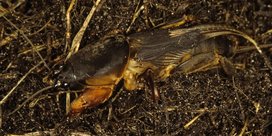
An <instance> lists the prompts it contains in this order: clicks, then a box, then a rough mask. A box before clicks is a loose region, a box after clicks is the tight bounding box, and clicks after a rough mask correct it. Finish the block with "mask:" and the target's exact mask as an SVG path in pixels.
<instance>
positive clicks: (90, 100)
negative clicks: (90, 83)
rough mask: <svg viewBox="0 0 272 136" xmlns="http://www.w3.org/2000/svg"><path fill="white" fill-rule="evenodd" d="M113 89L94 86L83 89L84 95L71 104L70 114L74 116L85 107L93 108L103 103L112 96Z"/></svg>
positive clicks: (112, 87)
mask: <svg viewBox="0 0 272 136" xmlns="http://www.w3.org/2000/svg"><path fill="white" fill-rule="evenodd" d="M113 89H114V86H102V87H101V86H94V87H89V88H88V87H87V88H85V90H84V93H83V94H82V95H80V96H79V97H78V98H77V99H75V100H74V101H73V102H72V104H71V112H70V114H72V115H75V114H78V113H80V112H81V111H82V110H84V109H86V108H87V107H95V106H97V105H99V104H102V103H104V102H105V101H106V100H108V99H109V97H110V96H111V95H112V91H113Z"/></svg>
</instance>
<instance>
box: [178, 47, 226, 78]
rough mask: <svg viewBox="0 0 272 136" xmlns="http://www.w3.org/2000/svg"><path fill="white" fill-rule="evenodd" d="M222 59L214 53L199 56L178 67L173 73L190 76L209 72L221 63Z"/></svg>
mask: <svg viewBox="0 0 272 136" xmlns="http://www.w3.org/2000/svg"><path fill="white" fill-rule="evenodd" d="M220 57H221V56H220V55H218V54H216V53H214V52H208V53H202V54H198V55H195V56H192V58H190V59H189V60H187V61H185V62H183V63H182V64H180V65H179V66H177V67H176V68H175V69H174V71H173V72H175V71H176V72H181V73H183V74H190V73H195V72H200V71H207V70H209V69H211V68H213V67H214V66H217V65H218V64H219V63H220Z"/></svg>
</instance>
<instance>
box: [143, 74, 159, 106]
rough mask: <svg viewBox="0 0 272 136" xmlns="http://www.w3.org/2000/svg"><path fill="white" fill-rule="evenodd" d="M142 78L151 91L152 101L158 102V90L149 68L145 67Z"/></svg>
mask: <svg viewBox="0 0 272 136" xmlns="http://www.w3.org/2000/svg"><path fill="white" fill-rule="evenodd" d="M144 79H145V81H146V83H147V86H148V88H149V89H150V90H151V91H152V99H153V101H154V102H156V103H158V100H159V99H160V92H159V90H158V89H157V87H155V84H154V73H153V71H152V70H151V69H147V70H146V72H145V73H144Z"/></svg>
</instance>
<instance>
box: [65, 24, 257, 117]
mask: <svg viewBox="0 0 272 136" xmlns="http://www.w3.org/2000/svg"><path fill="white" fill-rule="evenodd" d="M226 35H235V36H238V37H243V38H245V39H246V40H248V41H249V42H251V43H252V44H254V45H257V43H256V42H255V41H254V40H253V39H252V38H250V37H249V36H247V35H246V34H244V33H242V32H240V31H238V30H235V29H232V28H229V27H224V26H219V25H202V26H196V27H192V28H185V29H176V30H152V31H149V32H141V33H136V34H132V35H129V36H124V35H115V36H108V37H105V38H103V39H101V40H100V41H98V42H97V43H95V44H94V45H88V46H86V47H84V48H82V49H81V50H79V51H78V52H77V53H76V54H74V55H73V56H72V57H71V58H70V59H68V60H67V62H66V65H65V68H64V70H63V72H62V73H61V74H60V80H61V81H63V82H67V83H76V84H81V85H83V86H84V92H83V93H82V94H81V95H80V96H79V97H78V98H77V99H75V100H74V101H73V102H72V104H71V113H72V114H75V113H80V112H81V111H82V110H84V109H85V108H87V107H95V106H97V105H99V104H101V103H103V102H105V101H106V100H108V99H109V97H110V96H111V95H112V92H113V90H115V87H116V85H117V84H118V83H119V82H120V81H121V80H124V88H125V89H126V90H137V89H139V88H142V87H143V84H142V83H140V81H142V79H144V81H145V83H146V84H147V85H148V86H149V88H150V89H151V90H152V92H153V94H154V96H155V99H158V97H159V94H158V91H157V90H156V87H155V85H154V81H160V80H163V79H165V78H167V77H169V76H170V75H171V74H172V73H173V72H181V73H183V74H189V73H193V72H198V71H205V70H208V69H210V68H212V67H214V66H218V65H219V64H220V65H222V66H223V69H224V70H225V71H226V73H227V74H232V73H233V68H232V66H233V65H232V64H231V62H230V61H229V60H228V59H227V58H226V57H225V56H227V55H228V54H233V53H235V46H234V45H233V42H230V40H227V38H222V36H224V37H225V36H226ZM252 47H253V49H254V48H255V47H254V46H252Z"/></svg>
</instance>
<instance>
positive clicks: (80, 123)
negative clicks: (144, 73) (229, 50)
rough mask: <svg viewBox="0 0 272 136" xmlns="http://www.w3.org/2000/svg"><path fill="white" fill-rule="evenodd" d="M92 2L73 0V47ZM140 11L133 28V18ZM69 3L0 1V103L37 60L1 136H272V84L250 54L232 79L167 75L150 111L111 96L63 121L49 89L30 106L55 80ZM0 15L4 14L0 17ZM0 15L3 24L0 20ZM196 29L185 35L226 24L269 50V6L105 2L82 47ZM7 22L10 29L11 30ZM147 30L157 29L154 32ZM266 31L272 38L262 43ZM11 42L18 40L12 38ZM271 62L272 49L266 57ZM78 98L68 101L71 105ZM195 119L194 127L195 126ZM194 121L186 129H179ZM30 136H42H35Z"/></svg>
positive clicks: (3, 119)
mask: <svg viewBox="0 0 272 136" xmlns="http://www.w3.org/2000/svg"><path fill="white" fill-rule="evenodd" d="M94 2H95V1H87V0H79V1H77V3H76V5H75V7H73V9H72V11H71V26H72V29H71V32H72V35H71V37H72V38H73V37H74V36H75V34H76V33H77V32H78V30H79V29H80V27H81V26H82V24H83V22H84V20H85V18H86V16H87V15H88V13H89V11H90V10H91V8H92V6H93V3H94ZM142 5H144V6H145V8H144V10H143V11H142V12H140V14H139V16H138V17H137V19H136V20H135V22H134V23H132V25H131V29H130V31H129V32H128V33H126V30H127V29H128V28H129V26H130V24H131V22H132V18H133V15H134V14H135V13H136V11H137V10H138V9H139V8H140V7H141V6H142ZM68 7H69V3H68V2H66V1H64V0H63V1H61V0H53V1H46V0H38V1H30V0H14V1H11V3H8V2H6V1H0V22H1V23H0V42H3V41H4V39H5V38H6V37H9V36H10V39H11V40H9V41H7V43H6V44H2V45H0V71H1V72H0V100H2V99H3V98H4V97H5V96H6V95H7V94H8V92H9V91H10V90H11V89H12V88H13V87H14V86H16V84H17V82H18V81H19V80H20V79H21V78H22V77H23V76H24V75H25V74H26V73H27V72H28V71H29V70H30V69H31V68H33V67H34V66H36V65H37V64H38V63H41V58H40V57H39V55H38V54H37V53H36V52H35V51H34V50H33V47H32V46H31V45H30V44H29V41H27V40H26V38H25V37H24V36H23V35H22V34H21V33H18V30H17V29H16V28H15V27H14V26H13V25H12V24H11V23H10V22H12V23H13V24H14V25H15V26H17V27H18V28H19V29H20V31H22V32H23V33H24V34H25V35H26V36H27V37H28V38H29V40H30V41H31V42H32V43H33V44H34V46H36V48H37V50H38V51H39V53H40V54H41V56H42V58H43V59H44V60H45V62H46V64H47V65H48V66H49V69H47V68H46V67H45V65H44V64H43V63H41V64H40V65H38V66H37V68H35V69H34V70H32V71H31V72H30V73H29V74H28V75H27V76H26V78H24V80H23V81H22V82H21V83H20V84H19V85H18V87H16V88H15V90H14V91H13V93H12V94H11V95H10V96H9V97H8V98H7V101H6V102H5V103H3V104H2V105H1V108H0V128H1V129H0V135H2V134H26V133H32V132H40V135H46V134H47V135H49V133H50V134H53V133H54V134H56V135H67V134H75V133H77V134H79V132H82V133H84V134H90V135H126V134H133V135H199V134H201V135H238V134H244V135H271V132H272V79H271V73H270V71H269V69H268V67H267V65H266V64H265V63H264V59H263V57H262V56H261V55H260V54H259V53H258V52H257V51H252V52H248V53H243V54H239V55H236V56H234V57H233V58H232V61H234V62H237V63H244V64H245V66H246V67H245V69H244V70H237V73H236V74H235V75H233V77H229V76H227V75H226V74H224V72H223V70H222V69H220V68H219V69H215V70H210V71H206V72H200V73H194V74H190V75H187V76H186V75H180V74H173V76H172V77H170V78H169V79H167V80H166V81H160V82H158V83H157V86H158V87H159V89H160V92H161V97H162V98H161V102H160V103H154V102H153V101H152V99H151V94H150V91H141V90H139V91H132V92H127V91H123V90H122V89H121V90H120V91H115V92H114V95H113V96H112V98H111V99H110V100H109V101H107V102H106V103H104V104H102V105H100V106H98V107H96V108H93V109H87V110H85V111H84V112H83V113H82V114H81V115H79V116H78V117H76V118H73V119H66V110H65V101H66V100H65V99H66V92H67V91H68V90H65V89H64V88H51V89H49V90H46V91H43V92H42V93H40V94H38V95H36V96H35V97H34V98H31V99H30V100H29V101H28V102H27V103H26V104H24V105H23V106H22V108H20V109H19V110H18V111H16V112H15V113H13V114H10V113H11V112H12V111H14V110H15V109H16V107H19V106H20V105H21V104H22V103H23V102H24V101H25V100H27V99H28V98H30V97H31V96H32V95H33V94H34V93H36V92H37V91H39V90H41V89H43V88H46V87H48V86H49V83H48V82H46V80H45V79H47V81H50V80H55V78H56V77H54V76H52V71H54V69H55V65H56V64H57V63H59V62H61V61H60V60H59V59H58V58H60V57H61V56H66V55H67V52H65V42H66V39H65V34H66V20H65V18H66V15H65V14H66V11H67V9H68ZM2 9H7V11H4V10H2ZM2 13H3V14H2ZM184 15H192V16H194V20H193V21H190V22H188V23H186V24H185V25H183V26H181V27H189V26H196V25H200V24H226V25H229V26H232V27H234V28H236V29H238V30H240V31H243V32H245V33H247V34H249V35H250V36H252V37H253V38H254V39H255V40H256V41H257V42H258V43H260V44H264V43H272V36H271V29H272V2H271V1H270V0H255V1H250V0H246V1H236V0H207V1H206V0H161V1H157V0H152V1H149V0H146V1H145V0H131V1H129V2H128V1H126V0H116V1H104V2H103V3H101V6H99V7H98V8H97V11H96V12H95V14H94V16H93V18H92V20H91V22H90V24H89V26H88V28H87V31H86V32H85V34H84V37H83V40H82V41H81V47H84V45H86V43H94V42H96V41H98V40H99V39H100V38H101V37H103V36H104V35H106V34H108V33H111V32H112V31H115V30H118V31H120V32H121V33H123V34H131V33H135V32H139V31H145V30H149V29H152V28H154V27H155V26H157V25H160V24H162V23H165V22H171V21H173V20H177V19H181V18H182V17H183V16H184ZM7 20H9V21H10V22H9V21H7ZM152 24H153V25H152ZM269 30H270V34H269V33H268V34H264V33H265V32H268V31H269ZM12 34H15V35H16V36H11V35H12ZM263 51H264V54H266V55H267V56H268V58H269V59H270V61H271V60H272V54H271V49H265V50H263ZM74 98H75V93H71V99H74ZM197 117H198V118H197ZM194 118H197V119H196V120H195V121H194V122H192V123H191V124H190V125H189V126H188V127H187V128H185V125H186V124H187V125H188V123H189V122H190V121H192V120H193V119H194ZM35 134H36V135H37V134H38V133H35Z"/></svg>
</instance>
